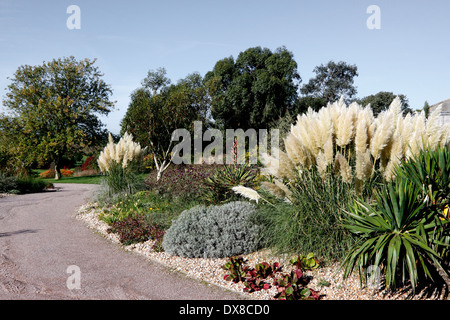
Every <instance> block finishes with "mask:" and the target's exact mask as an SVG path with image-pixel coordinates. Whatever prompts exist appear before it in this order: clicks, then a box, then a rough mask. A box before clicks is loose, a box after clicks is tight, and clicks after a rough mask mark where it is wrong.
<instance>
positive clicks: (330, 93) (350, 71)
mask: <svg viewBox="0 0 450 320" xmlns="http://www.w3.org/2000/svg"><path fill="white" fill-rule="evenodd" d="M314 73H315V74H316V76H315V77H314V78H312V79H310V80H309V82H308V83H306V84H304V85H303V86H302V88H301V89H300V92H301V93H302V94H304V95H306V96H312V97H316V98H323V99H324V100H325V101H326V102H334V101H337V100H339V99H340V98H341V96H343V97H344V100H345V101H346V103H348V102H349V101H350V100H351V98H353V96H355V95H356V92H357V90H356V87H355V86H354V84H353V83H354V78H355V77H357V76H358V68H357V67H356V65H350V64H348V63H346V62H343V61H340V62H338V63H336V62H334V61H329V62H328V63H327V64H326V65H323V64H321V65H320V66H317V67H315V68H314Z"/></svg>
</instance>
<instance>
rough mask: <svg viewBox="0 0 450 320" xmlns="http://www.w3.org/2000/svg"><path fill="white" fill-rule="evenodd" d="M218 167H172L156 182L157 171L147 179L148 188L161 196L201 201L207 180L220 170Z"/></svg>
mask: <svg viewBox="0 0 450 320" xmlns="http://www.w3.org/2000/svg"><path fill="white" fill-rule="evenodd" d="M220 168H221V166H217V165H206V164H205V165H196V164H194V165H183V164H181V165H172V166H170V167H169V168H168V169H167V170H166V171H165V173H164V175H163V176H162V177H161V179H160V180H159V181H157V180H156V176H157V175H158V172H157V170H153V171H152V172H151V173H150V174H149V176H148V177H147V178H146V180H145V182H146V184H147V187H148V188H149V190H151V191H152V192H157V193H158V194H159V195H160V196H164V197H168V198H172V199H176V198H181V199H185V200H188V201H200V199H201V198H202V191H203V189H204V188H205V180H206V178H208V177H209V176H210V175H212V174H214V173H215V172H216V171H217V170H219V169H220Z"/></svg>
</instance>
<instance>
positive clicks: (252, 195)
mask: <svg viewBox="0 0 450 320" xmlns="http://www.w3.org/2000/svg"><path fill="white" fill-rule="evenodd" d="M231 190H233V191H234V192H235V193H237V194H240V195H241V196H243V197H245V198H247V199H250V200H254V201H256V203H258V201H259V199H260V198H261V196H260V195H259V194H258V192H257V191H255V190H253V189H251V188H247V187H244V186H235V187H233V188H231Z"/></svg>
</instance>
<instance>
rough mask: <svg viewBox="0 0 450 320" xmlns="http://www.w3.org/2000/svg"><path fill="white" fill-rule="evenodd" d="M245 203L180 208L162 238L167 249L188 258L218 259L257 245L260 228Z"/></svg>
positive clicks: (254, 248) (171, 252) (250, 209)
mask: <svg viewBox="0 0 450 320" xmlns="http://www.w3.org/2000/svg"><path fill="white" fill-rule="evenodd" d="M254 213H255V207H254V206H253V205H252V204H250V203H248V202H240V201H235V202H230V203H227V204H224V205H222V206H210V207H205V206H197V207H194V208H191V209H189V210H186V211H183V212H182V213H181V214H180V216H179V217H178V218H177V219H176V220H175V221H174V222H173V224H172V226H171V227H170V228H169V230H167V232H166V234H165V236H164V239H163V243H162V245H163V248H164V250H165V251H166V252H168V253H170V254H172V255H177V256H181V257H187V258H201V257H204V258H220V257H230V256H235V255H240V254H246V253H250V252H253V251H255V250H257V249H258V248H259V246H258V243H257V234H258V232H259V230H260V227H259V226H258V225H256V224H254V223H253V222H254V221H253V220H252V216H253V214H254Z"/></svg>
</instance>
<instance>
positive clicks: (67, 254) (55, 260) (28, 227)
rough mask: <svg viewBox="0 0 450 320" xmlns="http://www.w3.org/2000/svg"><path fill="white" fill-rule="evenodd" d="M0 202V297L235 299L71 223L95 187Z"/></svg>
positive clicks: (65, 187) (67, 186) (75, 187)
mask: <svg viewBox="0 0 450 320" xmlns="http://www.w3.org/2000/svg"><path fill="white" fill-rule="evenodd" d="M55 186H56V187H57V188H58V189H59V190H58V191H55V192H46V193H39V194H29V195H20V196H11V197H5V198H0V299H17V300H18V299H58V300H62V299H64V300H65V299H83V300H85V299H108V300H112V299H158V300H162V299H170V300H184V299H194V300H200V299H201V300H208V299H214V300H219V299H239V298H241V296H239V295H237V294H235V293H232V292H227V291H225V290H222V289H220V288H218V287H214V286H209V285H205V284H202V283H199V282H198V281H195V280H192V279H189V278H187V277H185V276H183V275H181V274H179V273H176V272H171V271H169V270H168V269H167V268H166V267H164V266H162V265H159V264H157V263H150V262H148V261H147V260H144V259H143V258H142V257H139V256H137V255H133V254H131V253H130V252H127V251H125V250H123V249H121V248H120V247H119V246H117V245H115V244H112V243H110V242H108V241H107V240H106V239H104V238H102V237H101V236H100V235H98V234H95V233H93V232H92V231H91V230H89V229H88V228H87V227H86V226H85V225H84V224H83V222H81V221H79V220H77V219H75V217H74V214H75V210H76V208H77V207H79V206H80V205H82V204H83V203H84V202H86V200H87V199H88V197H89V196H91V195H92V194H93V192H94V191H95V189H96V188H97V186H95V185H83V184H56V185H55Z"/></svg>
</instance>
